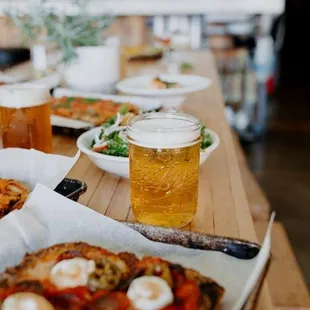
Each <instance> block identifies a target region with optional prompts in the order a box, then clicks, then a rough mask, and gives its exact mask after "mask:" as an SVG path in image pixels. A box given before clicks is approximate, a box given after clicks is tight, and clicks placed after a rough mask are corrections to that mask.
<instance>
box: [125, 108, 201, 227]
mask: <svg viewBox="0 0 310 310" xmlns="http://www.w3.org/2000/svg"><path fill="white" fill-rule="evenodd" d="M200 129H201V124H200V121H199V120H198V119H197V118H195V117H193V116H190V115H187V114H183V113H168V112H167V113H165V112H162V113H148V114H142V115H138V116H136V117H134V118H132V119H131V120H130V121H129V124H128V129H127V130H128V141H129V144H130V146H129V161H130V190H131V207H132V211H133V214H134V216H135V217H136V220H137V221H138V222H141V223H144V224H151V225H159V226H166V227H182V226H185V225H186V224H188V223H189V222H191V221H192V219H193V217H194V215H195V213H196V210H197V200H198V177H199V156H200V139H201V138H200Z"/></svg>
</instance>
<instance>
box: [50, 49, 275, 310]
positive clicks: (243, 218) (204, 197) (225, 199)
mask: <svg viewBox="0 0 310 310" xmlns="http://www.w3.org/2000/svg"><path fill="white" fill-rule="evenodd" d="M191 59H192V62H193V64H194V66H195V73H197V74H199V75H202V76H208V77H209V78H211V79H212V82H213V83H212V86H211V87H210V88H209V89H207V90H205V91H201V92H199V93H196V94H193V95H191V96H190V97H189V98H188V99H187V100H186V102H185V103H184V104H183V105H182V109H183V110H184V111H185V112H187V113H190V114H193V115H195V116H198V117H199V118H200V119H201V121H202V122H203V123H204V124H206V125H207V127H209V128H210V129H212V130H214V131H215V132H216V133H218V135H219V136H220V139H221V144H220V146H219V148H218V149H217V150H216V151H215V152H214V153H213V154H212V155H211V156H210V158H209V159H208V160H207V161H206V162H205V163H204V164H203V166H202V167H201V170H200V184H199V203H198V204H199V205H198V211H197V214H196V216H195V218H194V220H193V222H192V223H191V224H190V225H188V226H186V227H185V229H189V230H192V231H200V232H205V233H210V234H217V235H223V236H230V237H240V238H244V239H248V240H253V241H256V235H255V230H254V226H253V221H252V217H251V214H250V210H249V205H248V201H247V198H246V194H245V191H244V187H243V182H242V179H241V175H240V170H239V165H238V160H237V157H236V152H235V149H234V144H233V140H232V136H231V131H230V128H229V126H228V124H227V122H226V119H225V116H224V104H223V98H222V94H221V91H220V87H219V81H218V76H217V73H216V69H215V66H214V60H213V57H212V55H211V54H210V53H209V52H206V51H202V52H193V55H192V58H191ZM153 66H154V65H153ZM141 67H142V65H141V64H138V65H137V64H136V65H132V66H131V68H130V69H131V74H133V73H137V72H138V71H139V70H140V69H141ZM144 69H145V67H144ZM76 150H77V149H76V146H75V139H71V138H69V137H64V136H55V139H54V152H55V153H57V154H63V155H68V156H73V155H74V154H75V153H76ZM69 177H71V178H77V179H80V180H83V181H85V182H86V183H87V185H88V190H87V192H86V193H85V194H84V195H83V196H82V197H81V198H80V200H79V202H80V203H82V204H84V205H87V206H88V207H90V208H92V209H94V210H96V211H98V212H100V213H102V214H105V215H107V216H110V217H112V218H114V219H116V220H129V221H134V217H133V214H132V212H131V210H130V189H129V181H128V180H127V179H123V178H119V177H116V176H113V175H111V174H109V173H105V172H103V171H101V170H99V169H98V168H97V167H96V166H95V165H93V164H92V163H91V162H90V160H89V159H88V158H87V156H86V155H84V154H82V155H81V158H80V159H79V161H78V162H77V164H76V165H75V166H74V167H73V169H72V170H71V172H70V173H69ZM258 308H259V309H262V310H267V309H272V306H271V301H270V297H269V294H268V290H267V289H266V288H265V287H264V289H263V292H262V294H261V297H260V302H259V307H258Z"/></svg>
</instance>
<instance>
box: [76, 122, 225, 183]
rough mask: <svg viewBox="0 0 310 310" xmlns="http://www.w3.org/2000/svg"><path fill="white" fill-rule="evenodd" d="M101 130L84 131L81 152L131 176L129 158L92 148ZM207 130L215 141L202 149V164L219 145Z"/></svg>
mask: <svg viewBox="0 0 310 310" xmlns="http://www.w3.org/2000/svg"><path fill="white" fill-rule="evenodd" d="M100 130H101V127H96V128H93V129H90V130H89V131H87V132H85V133H83V134H82V135H80V136H79V138H78V139H77V146H78V148H79V149H80V151H81V152H83V153H85V154H86V155H87V156H88V157H89V158H90V160H91V161H92V162H93V163H94V164H95V165H96V166H97V167H98V168H100V169H102V170H104V171H107V172H110V173H112V174H115V175H118V176H120V177H124V178H129V158H128V157H118V156H112V155H105V154H101V153H97V152H94V151H93V150H92V149H91V148H90V144H91V142H92V140H93V138H94V136H95V133H97V132H98V131H100ZM205 132H207V133H209V134H210V135H211V136H212V140H213V143H212V144H211V145H210V146H209V147H207V148H206V149H205V150H203V151H202V150H201V151H200V165H202V164H203V163H204V162H205V161H206V160H207V159H208V157H209V156H210V154H211V153H212V152H213V151H214V150H215V149H216V148H217V147H218V146H219V144H220V138H219V136H218V135H217V134H216V133H215V132H214V131H212V130H210V129H205Z"/></svg>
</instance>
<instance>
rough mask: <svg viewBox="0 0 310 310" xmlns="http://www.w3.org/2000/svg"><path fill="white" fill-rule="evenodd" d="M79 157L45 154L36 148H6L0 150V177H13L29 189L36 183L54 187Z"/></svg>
mask: <svg viewBox="0 0 310 310" xmlns="http://www.w3.org/2000/svg"><path fill="white" fill-rule="evenodd" d="M79 157H80V151H78V152H77V153H76V155H75V156H74V157H67V156H61V155H53V154H46V153H43V152H39V151H37V150H34V149H31V150H26V149H20V148H7V149H2V150H0V178H4V179H14V180H17V181H20V182H22V183H23V184H25V185H26V186H27V187H28V188H29V189H30V190H32V189H34V187H35V186H36V184H37V183H41V184H44V185H45V186H47V187H49V188H51V189H54V188H55V187H56V186H57V185H58V184H59V183H60V182H61V181H62V180H63V179H64V177H65V176H66V175H67V174H68V172H69V171H70V170H71V168H72V167H73V166H74V164H75V163H76V161H77V160H78V159H79Z"/></svg>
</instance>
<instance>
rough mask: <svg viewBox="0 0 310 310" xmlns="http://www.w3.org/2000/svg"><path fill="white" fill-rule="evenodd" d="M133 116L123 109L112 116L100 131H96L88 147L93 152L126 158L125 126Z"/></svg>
mask: <svg viewBox="0 0 310 310" xmlns="http://www.w3.org/2000/svg"><path fill="white" fill-rule="evenodd" d="M133 116H134V114H133V113H131V112H128V109H127V108H123V109H122V110H121V111H120V112H118V113H117V114H116V115H114V116H112V117H111V118H110V119H109V120H108V121H107V122H106V123H105V124H103V125H102V127H101V130H100V131H98V132H97V133H96V135H95V137H94V139H93V141H92V143H91V145H90V147H91V148H92V149H93V151H95V152H100V153H103V154H106V155H113V156H119V157H128V141H127V139H126V125H127V122H128V121H129V119H130V118H131V117H133Z"/></svg>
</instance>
